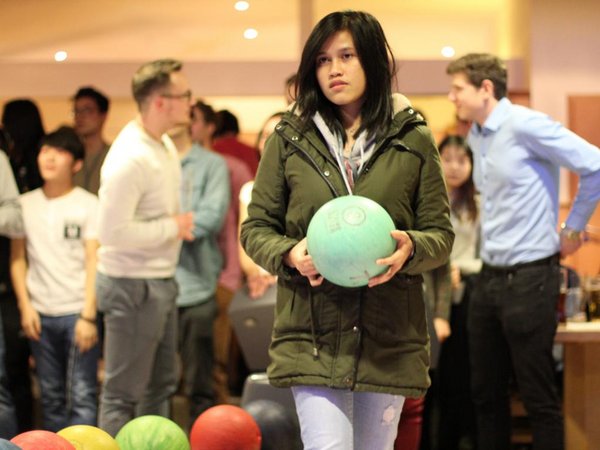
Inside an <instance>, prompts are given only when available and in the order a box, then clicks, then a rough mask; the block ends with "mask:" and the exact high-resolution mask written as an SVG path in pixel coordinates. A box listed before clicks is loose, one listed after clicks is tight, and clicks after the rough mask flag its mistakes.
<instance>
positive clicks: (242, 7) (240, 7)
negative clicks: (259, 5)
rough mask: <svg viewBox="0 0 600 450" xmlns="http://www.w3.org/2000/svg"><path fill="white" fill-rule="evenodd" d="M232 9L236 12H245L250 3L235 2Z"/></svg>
mask: <svg viewBox="0 0 600 450" xmlns="http://www.w3.org/2000/svg"><path fill="white" fill-rule="evenodd" d="M234 8H235V9H236V11H247V10H248V8H250V3H248V2H242V1H240V2H235V5H234Z"/></svg>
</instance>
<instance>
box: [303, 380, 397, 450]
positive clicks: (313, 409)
mask: <svg viewBox="0 0 600 450" xmlns="http://www.w3.org/2000/svg"><path fill="white" fill-rule="evenodd" d="M292 393H293V394H294V400H295V402H296V411H297V413H298V419H299V421H300V430H301V434H302V442H303V444H304V450H365V449H369V450H392V449H393V446H394V440H395V439H396V433H397V431H398V422H399V421H400V413H401V412H402V406H403V405H404V397H403V396H401V395H391V394H379V393H374V392H354V391H349V390H345V389H331V388H327V387H317V386H295V387H293V388H292Z"/></svg>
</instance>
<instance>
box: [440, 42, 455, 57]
mask: <svg viewBox="0 0 600 450" xmlns="http://www.w3.org/2000/svg"><path fill="white" fill-rule="evenodd" d="M455 54H456V51H455V50H454V47H451V46H449V45H446V46H445V47H443V48H442V56H443V57H444V58H452V57H453V56H454V55H455Z"/></svg>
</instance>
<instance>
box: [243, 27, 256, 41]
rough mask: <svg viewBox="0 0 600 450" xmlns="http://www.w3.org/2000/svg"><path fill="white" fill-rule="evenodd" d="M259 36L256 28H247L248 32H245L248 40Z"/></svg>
mask: <svg viewBox="0 0 600 450" xmlns="http://www.w3.org/2000/svg"><path fill="white" fill-rule="evenodd" d="M257 36H258V31H256V30H255V29H254V28H247V29H246V31H244V37H245V38H246V39H256V37H257Z"/></svg>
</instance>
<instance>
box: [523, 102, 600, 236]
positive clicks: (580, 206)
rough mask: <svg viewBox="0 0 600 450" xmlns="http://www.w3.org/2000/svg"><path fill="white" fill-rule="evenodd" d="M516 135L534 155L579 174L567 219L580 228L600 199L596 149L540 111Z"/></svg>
mask: <svg viewBox="0 0 600 450" xmlns="http://www.w3.org/2000/svg"><path fill="white" fill-rule="evenodd" d="M519 135H520V136H522V137H524V138H525V139H526V141H527V144H528V147H529V148H530V149H531V151H532V152H533V153H534V154H535V155H536V156H538V157H540V158H543V159H547V160H550V161H551V162H552V163H554V164H556V165H558V166H561V167H565V168H566V169H569V170H570V171H572V172H575V173H576V174H578V175H579V188H578V190H577V194H576V196H575V199H574V201H573V206H572V207H571V211H570V213H569V216H568V218H567V221H566V224H567V226H568V227H569V228H573V229H575V230H583V229H584V228H585V225H586V224H587V222H588V220H589V218H590V217H591V215H592V214H593V212H594V209H595V208H596V205H597V203H598V200H600V150H599V149H598V147H596V146H595V145H592V144H590V143H589V142H587V141H586V140H585V139H582V138H581V137H579V136H577V135H576V134H575V133H573V132H572V131H570V130H568V129H567V128H565V127H564V126H562V125H561V124H560V123H558V122H555V121H553V120H552V119H550V118H549V117H548V116H545V115H543V114H535V115H532V116H531V117H530V118H528V119H527V120H525V121H522V122H521V123H520V124H519Z"/></svg>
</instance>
